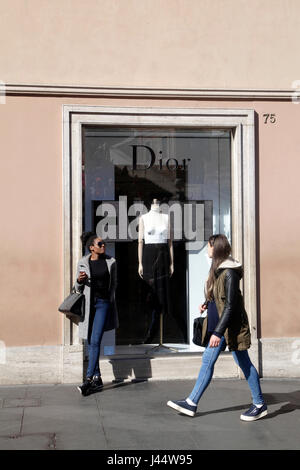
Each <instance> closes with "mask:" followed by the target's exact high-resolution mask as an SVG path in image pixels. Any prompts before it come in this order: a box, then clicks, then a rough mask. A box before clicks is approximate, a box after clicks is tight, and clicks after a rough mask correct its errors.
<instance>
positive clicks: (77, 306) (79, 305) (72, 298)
mask: <svg viewBox="0 0 300 470" xmlns="http://www.w3.org/2000/svg"><path fill="white" fill-rule="evenodd" d="M58 310H59V311H60V312H61V313H64V314H65V315H66V316H67V317H68V318H71V319H72V320H74V321H77V322H80V321H83V320H84V314H85V295H84V294H83V293H81V292H76V290H75V288H74V287H73V288H72V291H71V294H70V295H68V297H66V298H65V300H64V301H63V302H62V304H61V305H60V306H59V307H58Z"/></svg>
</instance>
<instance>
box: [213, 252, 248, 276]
mask: <svg viewBox="0 0 300 470" xmlns="http://www.w3.org/2000/svg"><path fill="white" fill-rule="evenodd" d="M223 269H235V270H236V271H237V273H238V274H239V276H240V279H241V278H242V277H243V266H242V264H241V263H240V262H239V261H237V260H236V259H234V258H232V256H229V257H228V258H227V259H226V260H225V261H223V263H221V264H220V266H218V268H217V271H219V270H223ZM218 274H220V273H218Z"/></svg>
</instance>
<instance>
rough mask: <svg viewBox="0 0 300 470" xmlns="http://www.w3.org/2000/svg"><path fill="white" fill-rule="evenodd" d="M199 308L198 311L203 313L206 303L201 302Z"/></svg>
mask: <svg viewBox="0 0 300 470" xmlns="http://www.w3.org/2000/svg"><path fill="white" fill-rule="evenodd" d="M199 310H200V313H203V312H205V310H207V304H205V303H204V304H202V305H199Z"/></svg>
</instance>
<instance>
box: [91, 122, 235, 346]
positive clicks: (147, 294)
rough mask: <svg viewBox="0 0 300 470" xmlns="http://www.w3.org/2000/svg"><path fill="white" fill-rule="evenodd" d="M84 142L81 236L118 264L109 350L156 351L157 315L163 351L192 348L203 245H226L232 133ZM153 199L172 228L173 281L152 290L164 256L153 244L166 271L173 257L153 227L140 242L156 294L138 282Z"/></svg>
mask: <svg viewBox="0 0 300 470" xmlns="http://www.w3.org/2000/svg"><path fill="white" fill-rule="evenodd" d="M83 136H84V139H83V228H84V230H85V231H89V230H93V231H96V232H97V234H98V236H101V237H102V238H104V239H106V242H107V244H106V252H107V253H108V254H109V255H112V256H114V257H115V258H116V259H117V265H118V292H117V303H118V309H119V319H120V328H119V329H118V330H117V334H116V344H117V345H118V344H119V345H128V344H138V343H142V342H146V343H149V344H150V343H153V344H157V343H158V342H159V339H160V322H159V320H160V312H162V313H163V317H162V318H163V323H162V325H163V328H162V331H163V342H164V344H166V343H167V344H168V343H173V344H191V345H192V343H191V339H192V338H191V335H192V325H193V319H194V318H195V317H196V316H198V315H199V311H198V305H199V304H200V303H201V302H202V301H203V298H204V294H203V292H204V283H205V280H206V278H207V274H208V270H209V266H210V262H209V259H208V257H207V254H206V245H207V240H208V238H209V236H210V235H212V234H213V233H224V234H225V235H226V236H227V237H228V238H229V240H231V167H230V132H229V131H227V130H222V129H215V130H205V129H178V128H168V129H166V128H163V129H162V128H158V129H155V128H151V129H149V128H143V127H139V128H127V127H122V128H112V127H89V126H86V127H85V128H84V133H83ZM155 199H156V200H158V201H159V211H160V212H159V213H160V214H165V215H166V217H165V218H163V216H162V217H161V219H159V220H167V221H168V222H169V225H170V237H171V239H172V250H173V259H174V273H173V274H172V276H169V275H168V279H167V281H166V283H165V281H163V282H164V283H163V284H161V285H160V284H159V281H158V278H159V277H160V278H162V279H164V276H166V273H165V271H164V269H162V270H161V267H162V264H161V263H162V259H164V256H165V255H164V253H163V251H162V247H157V249H159V251H158V252H157V253H155V254H154V253H153V252H152V253H150V249H151V250H152V249H153V246H152V247H151V248H150V245H154V244H155V245H159V244H161V243H162V244H165V248H166V257H167V258H166V259H165V260H164V263H167V264H168V263H169V262H170V259H172V256H171V255H172V253H171V251H170V250H171V248H170V247H171V244H170V242H169V237H164V235H163V230H162V229H161V230H160V228H161V227H162V224H158V225H156V226H155V227H154V229H153V233H152V234H151V233H150V232H151V230H150V229H149V230H150V231H149V233H148V232H147V233H146V234H144V237H143V240H144V242H143V247H144V248H143V249H144V251H143V257H145V256H146V255H145V253H146V252H147V256H148V255H149V256H150V258H151V259H152V260H156V261H155V263H156V265H155V270H156V271H155V272H156V274H155V276H156V277H155V282H156V283H158V284H157V285H156V287H155V288H153V285H152V286H151V285H149V282H148V280H146V279H142V278H141V277H140V276H139V274H138V267H139V259H138V226H139V221H140V216H141V215H142V216H143V217H142V219H143V220H144V221H145V224H146V220H147V218H144V216H145V215H146V214H148V215H149V211H150V210H151V204H153V200H155ZM149 220H150V219H149ZM153 220H154V219H153ZM155 220H158V219H155ZM148 228H149V227H148ZM152 228H153V227H152ZM151 237H152V238H151ZM146 245H147V246H146ZM152 251H153V250H152ZM142 259H143V263H144V262H146V263H148V261H145V259H146V258H142ZM147 259H148V258H147ZM143 263H142V264H143ZM153 263H154V261H153ZM157 263H158V264H157ZM144 268H145V266H144ZM153 269H154V268H153ZM159 288H160V289H161V291H162V292H164V295H165V297H166V298H165V299H162V298H161V297H160V296H159V295H158V293H157V292H158V289H159ZM153 289H154V294H153ZM157 295H158V297H155V296H157ZM161 295H162V294H161ZM157 299H158V302H157Z"/></svg>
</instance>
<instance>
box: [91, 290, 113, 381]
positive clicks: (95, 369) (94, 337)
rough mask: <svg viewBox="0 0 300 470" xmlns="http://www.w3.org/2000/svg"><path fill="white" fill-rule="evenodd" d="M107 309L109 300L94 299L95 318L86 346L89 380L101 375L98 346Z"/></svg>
mask: <svg viewBox="0 0 300 470" xmlns="http://www.w3.org/2000/svg"><path fill="white" fill-rule="evenodd" d="M109 307H110V301H109V300H106V299H100V298H96V299H95V317H94V321H93V329H92V334H91V339H90V342H89V344H88V352H89V363H88V368H87V373H86V376H87V377H89V378H91V377H93V376H94V375H96V376H100V375H101V373H100V368H99V358H100V346H101V341H102V337H103V333H104V326H105V322H106V318H107V315H108V311H109Z"/></svg>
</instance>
